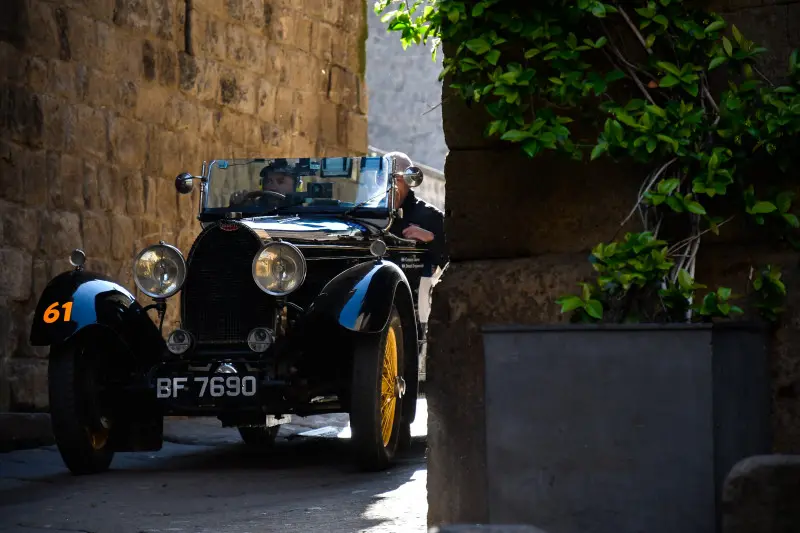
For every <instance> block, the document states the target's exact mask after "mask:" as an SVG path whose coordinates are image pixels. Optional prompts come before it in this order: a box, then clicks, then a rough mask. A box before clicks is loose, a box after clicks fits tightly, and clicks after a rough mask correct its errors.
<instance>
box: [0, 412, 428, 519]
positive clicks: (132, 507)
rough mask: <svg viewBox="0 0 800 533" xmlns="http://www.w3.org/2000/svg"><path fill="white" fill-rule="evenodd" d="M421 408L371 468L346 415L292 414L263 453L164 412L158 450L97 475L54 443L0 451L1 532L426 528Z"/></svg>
mask: <svg viewBox="0 0 800 533" xmlns="http://www.w3.org/2000/svg"><path fill="white" fill-rule="evenodd" d="M422 402H424V400H422ZM420 407H421V410H422V413H420V414H418V423H416V424H415V428H414V431H413V434H414V435H416V437H415V439H414V445H413V447H412V450H411V451H410V452H409V453H407V454H405V455H404V456H403V457H401V458H400V459H399V461H398V463H397V465H396V466H394V467H393V468H391V469H390V470H388V471H386V472H379V473H369V474H366V473H360V472H357V471H355V470H354V469H353V467H352V466H351V464H350V462H349V460H348V459H349V457H348V447H347V444H348V440H347V439H346V438H341V437H346V436H347V416H346V415H327V416H321V417H308V418H306V419H295V420H293V421H292V424H291V425H288V426H284V427H282V428H281V433H280V434H279V439H278V442H277V445H276V448H275V449H274V450H273V451H272V452H269V453H265V454H259V453H255V452H251V451H249V450H247V449H245V448H244V445H243V444H241V442H240V441H239V437H238V433H237V432H236V430H235V429H229V428H220V427H219V423H218V422H217V421H216V420H215V419H200V420H176V421H168V422H167V424H166V426H165V438H166V440H167V441H168V442H166V443H165V444H164V447H163V449H162V450H161V451H159V452H156V453H123V454H117V456H116V457H115V459H114V462H113V463H112V464H111V471H110V472H107V473H104V474H100V475H95V476H81V477H75V476H71V475H70V474H69V473H68V472H67V471H66V468H65V467H64V466H63V464H62V462H61V457H60V456H59V454H58V451H57V450H56V448H55V447H54V446H50V447H44V448H38V449H34V450H25V451H17V452H10V453H6V454H0V532H3V533H5V532H15V533H17V532H19V533H41V532H42V531H47V530H50V531H76V532H90V533H145V532H146V533H160V532H165V533H166V532H202V533H212V532H213V533H248V532H249V533H262V532H272V531H275V532H289V531H291V532H326V533H352V532H368V533H379V532H380V533H383V532H402V533H406V532H409V533H413V532H424V531H425V524H426V515H427V500H426V466H425V441H424V438H421V437H420V434H423V435H424V428H425V426H424V424H425V416H424V415H425V412H424V410H423V409H424V405H421V406H420ZM418 413H419V411H418ZM420 415H421V416H420ZM308 431H312V432H313V433H316V434H317V436H307V435H306V436H304V435H302V434H303V433H306V432H308ZM313 433H312V435H313Z"/></svg>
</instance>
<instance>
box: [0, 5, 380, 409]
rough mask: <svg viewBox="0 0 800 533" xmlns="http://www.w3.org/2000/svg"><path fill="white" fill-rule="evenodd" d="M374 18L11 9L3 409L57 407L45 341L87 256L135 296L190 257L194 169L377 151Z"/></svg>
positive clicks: (268, 11) (298, 8) (0, 144)
mask: <svg viewBox="0 0 800 533" xmlns="http://www.w3.org/2000/svg"><path fill="white" fill-rule="evenodd" d="M354 4H355V5H354ZM189 8H190V9H189ZM365 14H366V5H365V3H364V2H363V1H361V0H359V1H357V2H353V1H351V0H326V1H322V0H79V1H78V0H75V1H56V0H4V1H3V2H2V7H0V75H1V76H0V78H2V81H0V131H1V132H2V136H0V235H2V237H1V238H0V411H7V410H31V409H43V408H46V406H47V388H46V354H47V350H46V349H44V350H42V349H34V348H32V347H30V346H29V344H28V335H29V333H30V324H31V320H32V318H33V316H32V313H33V310H34V307H35V305H36V301H37V298H38V297H39V295H40V294H41V292H42V290H43V288H44V285H45V284H46V283H47V281H48V279H50V278H51V277H52V276H54V275H56V274H58V273H59V272H61V271H63V270H64V269H67V268H69V264H68V262H67V257H68V254H69V252H70V251H71V250H72V249H73V248H77V247H80V248H83V249H84V250H85V251H86V254H87V256H88V262H87V269H91V270H96V271H100V272H103V273H106V274H110V275H112V276H114V277H117V278H119V279H120V281H121V282H122V283H123V284H124V285H125V286H126V287H128V288H129V289H131V290H133V289H134V288H135V287H134V284H133V282H132V280H131V275H130V263H131V261H132V259H133V257H134V254H135V252H136V251H137V250H138V249H140V248H141V247H143V246H145V245H148V244H153V243H155V242H157V241H158V240H159V239H164V240H165V241H167V242H171V243H177V244H178V246H179V247H180V248H181V249H182V250H183V252H184V253H186V252H188V247H189V246H190V244H191V240H192V238H193V237H194V235H196V234H197V232H198V231H199V226H198V224H197V222H196V220H195V215H196V208H197V200H198V198H197V194H196V192H195V193H193V194H192V195H191V196H186V197H183V196H179V195H178V194H177V193H176V191H175V189H174V178H175V176H176V175H177V174H178V173H180V172H182V171H190V172H193V173H199V171H200V169H201V164H202V162H203V160H204V159H209V158H215V157H220V156H224V157H246V156H253V155H263V156H275V155H286V154H295V155H296V156H299V155H309V156H311V155H344V154H348V153H364V152H365V151H366V148H367V118H366V114H365V113H366V107H367V103H366V91H365V86H364V81H363V74H364V69H365V64H364V63H365V58H364V41H365V38H366V18H365ZM137 296H139V295H138V294H137ZM176 304H177V302H174V304H172V305H171V312H170V315H169V318H170V319H171V320H174V318H175V316H176V315H177V313H176V311H177V308H176ZM165 330H166V327H165Z"/></svg>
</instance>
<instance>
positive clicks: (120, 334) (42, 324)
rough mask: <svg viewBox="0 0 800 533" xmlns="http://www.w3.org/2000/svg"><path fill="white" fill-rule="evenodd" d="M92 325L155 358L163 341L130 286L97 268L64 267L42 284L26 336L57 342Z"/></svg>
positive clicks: (38, 342) (43, 343)
mask: <svg viewBox="0 0 800 533" xmlns="http://www.w3.org/2000/svg"><path fill="white" fill-rule="evenodd" d="M46 318H47V320H46ZM98 326H99V327H101V328H104V329H106V330H107V331H108V332H111V333H113V334H115V335H116V337H117V339H118V340H120V341H122V342H123V343H124V344H125V345H126V346H127V347H128V348H129V349H130V351H131V352H132V353H133V355H135V356H141V357H142V358H145V359H154V358H158V357H160V355H161V353H162V349H163V348H164V347H165V343H164V340H163V338H162V336H161V334H160V332H159V330H158V328H157V327H156V325H155V324H154V323H153V321H152V320H151V319H150V317H149V316H148V315H147V312H146V311H145V310H144V308H143V307H142V306H141V305H140V304H139V303H138V302H137V301H136V298H135V297H134V296H133V294H131V292H130V291H128V290H127V289H126V288H125V287H123V286H122V285H120V284H118V283H116V282H114V281H113V280H112V279H110V278H108V277H106V276H104V275H102V274H97V273H93V272H84V271H82V270H73V271H68V272H64V273H62V274H59V275H58V276H56V277H55V278H53V279H52V280H51V281H50V283H48V284H47V287H45V289H44V291H43V292H42V295H41V297H40V298H39V302H38V304H37V305H36V314H35V315H34V318H33V324H32V326H31V335H30V342H31V344H32V345H34V346H49V345H54V344H60V343H63V342H66V341H69V340H70V339H72V338H73V337H75V336H76V335H77V334H78V333H80V332H81V331H83V330H85V329H87V328H90V327H98Z"/></svg>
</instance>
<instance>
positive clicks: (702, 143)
mask: <svg viewBox="0 0 800 533" xmlns="http://www.w3.org/2000/svg"><path fill="white" fill-rule="evenodd" d="M637 6H638V7H637ZM374 7H375V12H376V13H378V14H382V15H383V18H382V20H383V21H384V22H385V23H386V24H387V26H388V30H389V31H394V32H397V33H399V35H400V39H401V42H402V44H403V47H404V48H405V47H408V46H410V45H412V44H413V45H416V44H427V43H431V45H432V54H433V57H434V58H435V57H436V53H437V51H438V50H439V49H440V48H441V46H442V44H443V43H446V44H447V46H449V47H450V48H448V50H447V54H446V57H444V59H443V70H442V73H441V75H440V79H444V80H446V81H447V83H448V84H449V87H450V88H451V89H453V92H454V93H455V94H456V95H457V96H458V97H460V98H462V99H464V100H465V101H467V102H468V103H469V104H470V105H483V106H485V109H486V110H487V111H488V114H489V115H490V117H491V119H490V120H489V121H488V122H487V124H486V130H485V135H486V136H488V137H499V138H500V139H502V140H504V141H507V142H510V143H516V144H517V145H519V147H520V149H521V150H523V151H524V152H525V153H526V154H527V155H528V156H530V157H537V156H539V155H541V154H543V153H546V152H555V153H558V154H561V155H563V156H566V157H569V158H573V159H575V160H596V159H598V158H611V159H612V160H613V161H615V162H617V163H619V164H621V165H628V166H631V164H632V163H635V164H636V165H637V168H639V167H643V168H645V169H649V170H648V171H647V172H646V175H645V176H643V180H642V185H641V189H640V191H639V195H638V198H637V199H636V202H635V205H633V207H632V209H631V211H630V213H629V214H628V215H627V217H625V218H624V220H622V223H621V224H620V228H623V227H626V226H628V224H629V223H631V222H636V221H638V222H639V224H640V226H639V227H640V228H641V231H638V232H628V233H626V234H624V235H622V236H621V237H619V236H618V235H614V236H613V237H612V238H611V239H610V240H609V242H604V243H600V244H598V245H597V246H596V247H595V248H594V249H593V250H592V253H591V255H590V261H591V263H592V265H593V267H594V270H595V271H596V274H597V275H596V276H595V279H594V280H592V281H591V282H584V283H582V284H581V291H580V293H579V294H575V295H568V296H564V297H562V298H560V299H559V300H558V303H559V304H560V305H561V309H562V312H565V313H566V312H572V313H573V315H572V316H573V319H575V320H578V321H589V322H596V321H600V320H603V321H616V322H621V321H639V320H646V321H676V320H678V321H681V320H692V319H694V320H698V319H699V320H711V319H713V318H718V317H729V316H732V315H736V314H739V313H742V312H743V311H742V309H741V308H740V307H739V306H737V305H736V304H735V302H736V301H737V300H738V299H739V298H740V297H739V296H736V295H733V294H732V293H731V290H730V289H729V288H726V287H719V288H716V289H714V290H710V289H708V288H707V287H706V286H705V285H703V284H701V283H698V281H697V280H696V279H695V275H694V274H695V263H696V257H697V254H698V250H699V246H700V242H701V240H702V238H703V236H705V235H706V234H708V233H713V234H717V235H718V234H719V232H720V229H721V228H722V227H723V226H724V225H725V224H729V223H730V222H731V221H733V220H737V224H740V225H741V224H744V225H745V227H747V225H753V226H755V227H759V226H760V227H762V228H763V229H764V230H765V231H766V232H767V235H769V236H771V237H775V238H776V240H778V241H781V242H782V243H784V244H785V245H790V246H794V247H795V248H797V247H798V246H799V245H800V242H799V241H800V240H798V239H797V230H798V228H800V221H799V220H798V216H797V214H796V211H795V207H796V205H795V195H794V192H793V191H792V190H791V188H790V185H791V183H790V182H789V180H788V179H787V178H788V174H787V173H788V171H790V170H791V166H790V165H791V162H792V161H793V160H795V161H796V160H797V154H798V151H797V150H798V148H800V146H798V144H799V143H798V135H797V134H798V132H800V92H798V89H800V59H799V58H798V52H797V51H795V52H793V53H792V54H791V56H790V57H789V58H788V67H789V69H788V73H787V76H786V77H785V80H784V81H783V82H782V83H777V82H776V81H773V80H770V79H769V78H767V77H766V76H765V75H764V74H763V73H762V71H761V70H760V67H759V58H760V57H761V56H762V55H763V54H764V52H765V51H766V49H765V48H763V47H761V46H758V45H757V44H755V43H753V42H752V41H750V40H748V39H747V38H746V37H745V36H744V35H743V34H742V32H741V31H740V30H739V29H738V28H737V27H736V26H734V25H729V24H728V23H727V22H726V20H725V19H724V18H723V17H722V16H720V15H718V14H715V13H711V12H708V11H706V10H704V9H700V8H697V7H694V5H693V4H692V3H691V2H689V1H688V0H687V1H684V0H651V1H642V2H639V3H635V5H632V3H622V2H613V1H601V0H537V1H536V2H517V1H514V0H472V1H463V0H462V1H459V0H427V1H426V0H413V1H397V0H378V1H376V2H375V6H374ZM587 124H594V125H595V126H596V127H595V129H594V132H593V133H591V135H589V136H587V134H586V131H587V130H589V131H591V128H587V127H586V125H587ZM768 177H769V178H770V179H767V178H768ZM773 177H778V179H772V178H773ZM781 184H782V186H781ZM720 198H722V199H723V201H720ZM740 227H741V226H740ZM750 287H751V289H752V291H750V292H751V294H750V296H751V297H752V298H753V300H754V302H753V303H754V306H755V308H756V309H758V310H759V311H760V313H761V314H762V316H764V317H765V318H767V319H769V320H776V319H777V318H778V315H779V313H780V312H781V310H782V306H783V302H784V299H785V296H786V288H785V286H784V284H783V282H782V280H781V272H780V269H779V268H778V267H777V266H775V265H754V266H753V270H752V274H751V278H750ZM701 295H702V297H700V296H701Z"/></svg>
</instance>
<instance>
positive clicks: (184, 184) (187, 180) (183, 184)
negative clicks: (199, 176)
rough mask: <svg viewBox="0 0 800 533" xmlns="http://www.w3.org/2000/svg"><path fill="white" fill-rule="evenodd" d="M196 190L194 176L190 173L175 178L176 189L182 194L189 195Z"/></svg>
mask: <svg viewBox="0 0 800 533" xmlns="http://www.w3.org/2000/svg"><path fill="white" fill-rule="evenodd" d="M193 188H194V176H192V175H191V174H189V173H188V172H184V173H182V174H178V177H177V178H175V189H176V190H177V191H178V192H179V193H181V194H189V193H190V192H192V189H193Z"/></svg>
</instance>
